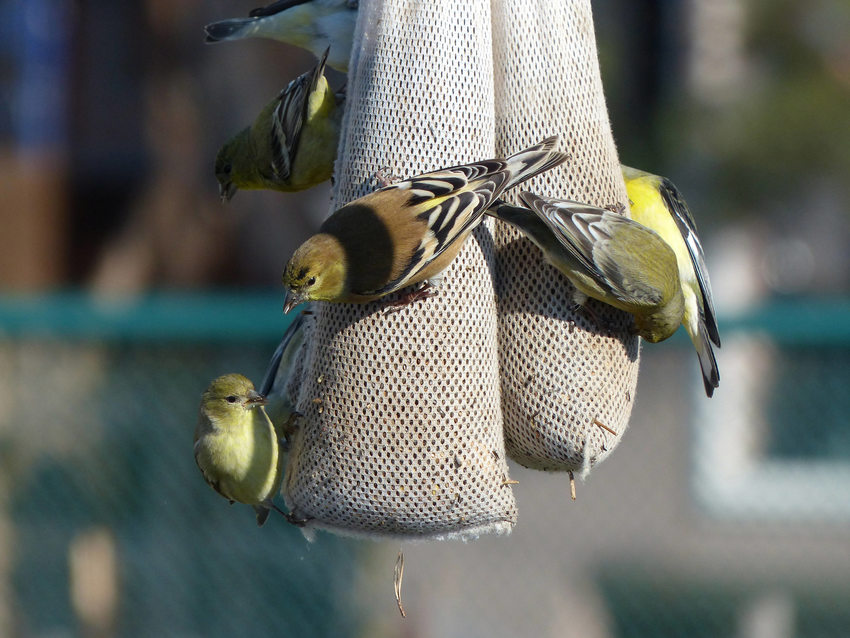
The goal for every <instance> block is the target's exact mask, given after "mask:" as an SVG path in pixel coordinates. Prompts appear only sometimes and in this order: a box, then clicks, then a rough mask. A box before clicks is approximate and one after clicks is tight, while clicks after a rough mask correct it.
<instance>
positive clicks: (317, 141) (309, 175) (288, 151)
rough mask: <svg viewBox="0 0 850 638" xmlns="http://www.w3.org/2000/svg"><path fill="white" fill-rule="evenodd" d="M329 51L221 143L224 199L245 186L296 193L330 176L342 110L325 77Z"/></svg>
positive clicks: (219, 175)
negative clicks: (255, 117) (239, 129)
mask: <svg viewBox="0 0 850 638" xmlns="http://www.w3.org/2000/svg"><path fill="white" fill-rule="evenodd" d="M326 56H327V51H325V56H323V57H322V59H321V60H320V61H319V64H318V65H316V68H315V69H313V70H312V71H309V72H307V73H304V74H303V75H301V76H300V77H298V78H296V79H294V80H293V81H292V82H290V83H289V85H288V86H287V87H286V88H285V89H284V90H283V91H281V92H280V94H279V95H278V96H277V97H276V98H275V99H273V100H272V101H271V102H269V103H268V104H267V105H266V106H265V108H263V110H262V111H260V114H259V115H258V116H257V119H255V120H254V123H253V124H252V125H251V126H247V127H245V128H244V129H242V130H241V131H240V132H239V133H237V134H236V135H235V136H234V137H233V138H231V139H230V141H228V142H227V143H226V144H225V145H224V146H222V147H221V149H220V150H219V152H218V155H217V156H216V158H215V177H216V180H218V187H219V194H220V195H221V198H222V200H223V201H229V200H230V199H231V198H232V197H233V195H235V194H236V191H237V190H238V189H240V188H243V189H258V188H268V189H273V190H279V191H288V192H291V191H299V190H304V189H306V188H311V187H313V186H316V185H317V184H321V183H322V182H324V181H325V180H327V179H330V177H331V175H332V174H333V168H334V160H335V159H336V150H337V144H338V142H339V131H340V120H341V119H342V111H343V109H342V106H341V103H342V97H341V96H340V95H336V94H334V93H333V91H331V89H330V87H329V85H328V81H327V79H325V74H324V70H325V60H326Z"/></svg>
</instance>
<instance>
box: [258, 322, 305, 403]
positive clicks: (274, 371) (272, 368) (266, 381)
mask: <svg viewBox="0 0 850 638" xmlns="http://www.w3.org/2000/svg"><path fill="white" fill-rule="evenodd" d="M303 324H304V314H303V313H300V312H299V313H298V316H297V317H295V320H294V321H293V322H292V323H291V324H289V327H288V328H287V329H286V332H285V333H283V339H282V340H281V342H280V344H279V345H278V347H277V349H276V350H275V351H274V354H273V355H272V358H271V361H269V366H268V368H267V369H266V375H265V376H264V377H263V381H262V383H260V387H259V389H258V390H257V391H258V392H259V393H260V394H262V395H263V396H264V397H267V396H268V395H269V393H270V392H271V391H272V388H273V387H274V382H275V379H276V378H277V376H278V369H279V368H280V365H281V362H282V360H283V355H284V353H285V352H286V350H287V348H288V347H289V344H290V343H291V342H292V339H293V338H294V337H295V335H296V334H298V331H299V330H301V326H302V325H303ZM292 354H294V353H292Z"/></svg>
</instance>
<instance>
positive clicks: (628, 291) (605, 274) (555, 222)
mask: <svg viewBox="0 0 850 638" xmlns="http://www.w3.org/2000/svg"><path fill="white" fill-rule="evenodd" d="M522 198H523V200H524V201H525V202H526V204H528V205H529V206H530V207H531V208H532V209H533V210H534V211H535V212H537V213H538V214H539V215H540V216H541V217H542V219H543V220H544V221H545V222H546V223H547V225H548V226H549V229H550V230H551V231H552V233H553V234H554V235H555V237H556V238H557V240H558V242H559V243H560V244H561V246H562V247H563V248H564V250H565V251H567V253H568V254H569V255H570V256H571V257H572V261H573V262H574V265H575V267H578V268H581V270H582V272H583V273H584V274H585V275H586V276H588V277H590V278H591V279H592V280H593V281H594V282H595V283H596V285H597V286H598V287H599V288H601V289H602V290H604V291H606V292H608V293H609V294H611V295H613V296H614V297H616V298H618V299H620V300H621V301H623V302H626V303H628V304H630V305H635V306H655V305H657V304H658V303H660V302H661V301H662V300H663V298H664V284H665V281H662V280H656V279H654V278H653V277H652V273H654V272H655V271H656V270H657V269H656V268H655V267H654V264H653V263H652V260H651V259H650V256H649V255H650V252H651V251H650V250H649V248H650V247H651V244H652V243H654V242H663V240H661V238H660V237H659V236H658V234H657V233H655V232H654V231H652V230H650V229H649V228H645V227H643V226H640V225H639V224H637V223H636V222H633V221H632V220H630V219H628V218H626V217H623V216H621V215H618V214H616V213H612V212H611V211H608V210H604V209H601V208H597V207H595V206H591V205H589V204H582V203H580V202H572V201H568V200H554V201H552V200H545V199H543V198H540V197H538V196H536V195H533V194H531V193H528V192H524V193H522ZM628 226H636V227H637V226H639V230H640V232H639V235H638V236H636V237H632V236H631V235H629V234H626V232H624V231H627V230H631V231H633V230H636V229H635V228H631V227H630V228H628V229H627V228H625V227H628ZM634 243H641V244H643V246H635V245H633V244H634ZM629 244H631V245H629ZM664 246H666V244H662V246H661V247H662V248H663V247H664ZM615 248H616V252H615ZM669 254H670V258H671V260H672V261H671V269H672V270H675V255H674V254H673V252H672V250H669Z"/></svg>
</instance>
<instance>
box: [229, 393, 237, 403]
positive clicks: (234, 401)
mask: <svg viewBox="0 0 850 638" xmlns="http://www.w3.org/2000/svg"><path fill="white" fill-rule="evenodd" d="M238 400H239V399H237V398H236V397H235V396H234V395H232V394H231V395H230V396H229V397H227V399H226V401H227V402H228V403H236V402H237V401H238Z"/></svg>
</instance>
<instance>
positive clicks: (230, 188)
mask: <svg viewBox="0 0 850 638" xmlns="http://www.w3.org/2000/svg"><path fill="white" fill-rule="evenodd" d="M238 190H239V187H238V186H237V185H236V184H234V183H233V182H225V183H223V184H219V185H218V195H219V197H221V201H222V203H225V204H226V203H227V202H229V201H230V200H231V199H233V196H234V195H235V194H236V191H238Z"/></svg>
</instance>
